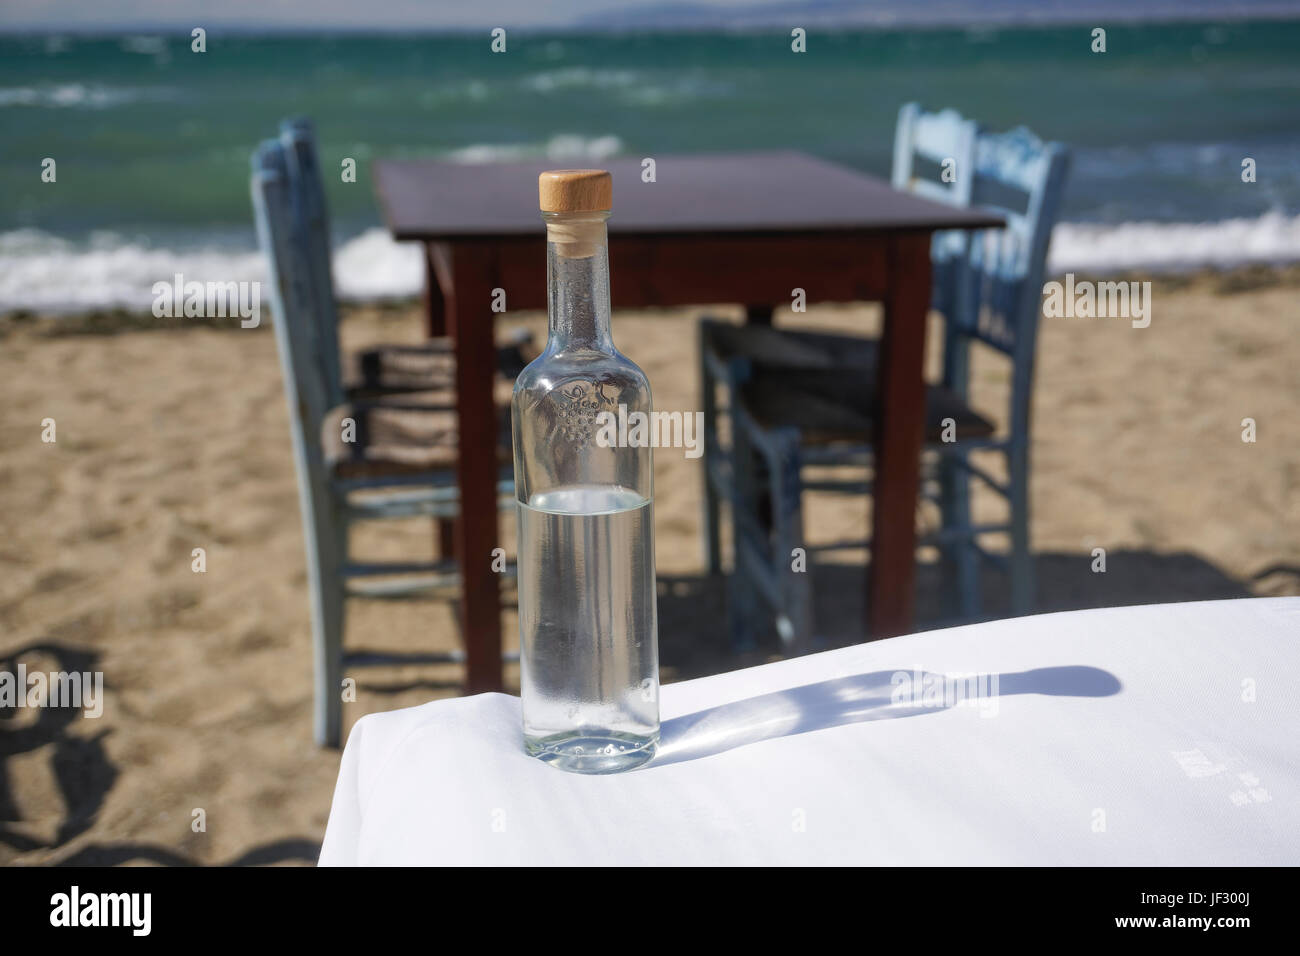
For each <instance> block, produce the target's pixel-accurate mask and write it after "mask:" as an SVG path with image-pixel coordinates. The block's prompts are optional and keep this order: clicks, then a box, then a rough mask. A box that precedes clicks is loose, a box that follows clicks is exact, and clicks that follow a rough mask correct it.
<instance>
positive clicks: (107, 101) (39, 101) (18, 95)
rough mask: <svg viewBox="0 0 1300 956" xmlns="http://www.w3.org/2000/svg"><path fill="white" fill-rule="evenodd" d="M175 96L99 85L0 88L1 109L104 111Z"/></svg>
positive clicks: (72, 84) (155, 90)
mask: <svg viewBox="0 0 1300 956" xmlns="http://www.w3.org/2000/svg"><path fill="white" fill-rule="evenodd" d="M172 96H173V94H172V93H171V92H170V91H168V90H164V89H135V88H126V87H111V86H103V85H102V84H98V83H90V84H87V83H47V84H44V85H42V86H6V87H0V107H8V106H39V107H43V108H53V109H89V110H102V109H109V108H110V107H114V106H121V105H122V104H124V103H137V102H141V101H146V100H147V101H153V100H164V99H170V98H172Z"/></svg>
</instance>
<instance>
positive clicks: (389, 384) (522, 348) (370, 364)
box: [343, 337, 538, 400]
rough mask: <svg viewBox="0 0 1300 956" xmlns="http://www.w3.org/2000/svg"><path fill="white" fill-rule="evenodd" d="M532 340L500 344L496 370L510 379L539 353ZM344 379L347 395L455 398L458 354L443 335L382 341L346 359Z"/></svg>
mask: <svg viewBox="0 0 1300 956" xmlns="http://www.w3.org/2000/svg"><path fill="white" fill-rule="evenodd" d="M537 354H538V353H537V350H536V348H534V347H533V346H532V344H531V342H530V341H518V340H516V341H512V342H507V343H504V344H501V345H498V346H497V373H498V374H499V375H501V376H502V377H504V378H507V379H509V380H510V381H511V382H513V381H514V380H515V378H516V377H517V376H518V375H519V373H520V372H522V371H523V369H524V366H525V365H527V364H528V363H529V362H531V361H532V360H533V359H534V358H536V357H537ZM345 361H346V363H347V366H348V367H347V368H345V369H344V373H343V383H344V390H345V393H346V394H347V396H348V398H351V399H354V400H355V399H362V398H372V397H375V396H380V395H389V394H394V393H401V392H447V393H449V394H450V395H451V397H452V399H453V400H454V397H455V390H456V354H455V352H454V350H453V346H452V341H451V339H449V338H446V337H442V338H436V339H430V340H429V341H428V342H421V343H419V344H417V345H379V346H375V347H373V348H368V349H362V350H361V351H359V352H355V353H353V354H352V355H349V356H347V357H346V359H345Z"/></svg>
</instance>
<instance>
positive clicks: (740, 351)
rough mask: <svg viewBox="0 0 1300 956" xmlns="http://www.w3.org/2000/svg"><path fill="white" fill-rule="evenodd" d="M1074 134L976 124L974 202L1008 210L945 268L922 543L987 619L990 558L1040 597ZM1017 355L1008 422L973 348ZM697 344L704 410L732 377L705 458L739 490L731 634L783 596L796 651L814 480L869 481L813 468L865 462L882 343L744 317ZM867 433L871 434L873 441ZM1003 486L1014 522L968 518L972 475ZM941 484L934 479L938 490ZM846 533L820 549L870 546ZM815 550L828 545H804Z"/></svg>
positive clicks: (807, 619) (779, 621)
mask: <svg viewBox="0 0 1300 956" xmlns="http://www.w3.org/2000/svg"><path fill="white" fill-rule="evenodd" d="M1066 165H1067V156H1066V152H1065V150H1064V148H1063V147H1061V146H1059V145H1056V144H1045V143H1043V142H1041V141H1040V140H1038V139H1037V138H1036V137H1035V136H1033V134H1031V133H1029V132H1028V131H1027V130H1024V129H1017V130H1015V131H1013V132H1010V133H1005V134H1000V135H983V134H981V135H978V136H977V139H976V144H975V157H974V162H973V176H971V177H970V179H971V182H970V191H971V195H970V198H971V201H972V202H973V203H974V204H976V205H980V206H983V207H985V208H989V209H991V210H993V211H996V212H998V213H999V214H1001V215H1002V216H1003V217H1004V218H1005V220H1006V222H1007V227H1006V228H1005V229H1001V230H990V231H985V232H981V233H976V234H974V235H972V236H971V237H970V240H969V241H968V242H967V243H965V244H964V248H963V250H962V252H961V255H960V256H958V257H956V258H955V259H954V260H953V261H952V264H951V268H950V269H949V270H948V271H947V272H946V276H947V278H946V280H945V282H946V289H947V299H946V301H947V303H948V311H947V313H946V314H945V318H946V320H947V321H946V323H945V330H944V367H943V376H942V380H941V381H940V383H938V384H936V385H931V386H929V387H928V389H927V409H926V453H925V460H924V465H925V469H924V471H925V476H924V477H925V480H924V483H923V489H922V491H923V495H924V496H925V497H929V498H932V499H934V500H936V503H937V504H938V505H939V509H940V515H941V522H940V526H939V528H938V530H937V531H935V532H934V533H932V534H929V535H925V536H923V537H922V539H921V540H922V543H932V544H935V545H938V546H939V547H940V548H941V550H942V551H943V553H944V554H945V555H946V556H947V558H948V560H949V563H950V564H951V565H952V566H953V567H954V568H955V571H956V576H957V588H956V591H955V593H956V597H957V605H958V609H959V615H960V619H964V620H969V619H975V618H978V617H979V615H980V613H981V610H980V589H979V573H980V567H981V565H982V564H983V563H986V562H991V563H994V564H996V565H1000V566H1002V567H1003V568H1004V569H1006V570H1008V571H1009V572H1010V577H1011V605H1012V609H1013V612H1014V613H1025V612H1027V611H1029V610H1030V609H1031V608H1032V604H1033V593H1034V585H1033V575H1032V570H1033V569H1032V558H1031V554H1030V550H1029V425H1030V420H1029V416H1030V400H1031V396H1032V385H1033V368H1034V352H1035V339H1036V333H1037V327H1038V319H1039V314H1040V311H1041V290H1042V281H1043V269H1044V264H1045V261H1046V256H1047V246H1048V241H1049V238H1050V234H1051V228H1052V225H1053V223H1054V222H1055V220H1056V215H1057V210H1058V207H1059V202H1060V196H1061V192H1062V188H1063V184H1064V178H1065V170H1066ZM973 343H980V344H982V345H985V346H988V347H990V348H992V349H994V350H996V351H998V352H1001V353H1003V354H1005V355H1007V356H1008V357H1009V358H1010V359H1011V362H1012V366H1013V372H1012V387H1011V396H1010V401H1009V409H1008V413H1007V416H1006V420H1007V429H1006V433H1005V434H1004V435H1001V436H999V435H997V434H995V428H994V426H993V424H992V422H991V421H990V420H989V419H987V418H985V417H984V416H983V415H981V414H979V413H978V412H976V411H975V410H974V409H972V408H970V407H969V405H968V404H967V402H968V397H969V363H970V347H971V345H972V344H973ZM701 356H702V365H703V369H704V378H703V391H704V393H705V396H706V399H705V405H706V413H707V412H709V411H710V410H712V411H713V412H714V414H715V415H716V414H717V411H718V409H717V402H716V398H715V399H714V400H713V403H712V404H713V407H712V409H710V398H709V397H710V396H716V394H717V393H718V391H722V392H723V394H724V395H725V396H726V402H727V406H728V409H729V413H728V415H727V417H728V418H729V421H728V423H727V424H728V426H729V428H728V430H729V433H730V435H729V438H730V440H729V442H726V443H724V442H723V441H721V440H720V439H719V437H718V436H719V430H718V429H716V428H714V429H710V428H709V427H707V426H706V436H705V442H706V444H705V448H706V455H708V456H711V457H712V460H710V461H706V470H708V471H709V474H710V475H711V476H712V479H713V480H714V481H715V482H716V484H717V485H718V486H719V487H720V489H721V493H722V494H723V495H724V496H725V497H726V498H727V499H728V500H729V501H730V503H731V510H732V513H733V549H734V551H735V571H734V573H733V575H732V581H731V582H729V590H728V597H729V611H730V616H731V618H732V631H733V639H734V640H735V642H736V643H737V644H738V645H739V646H741V647H745V646H752V643H753V632H754V627H755V625H756V623H757V615H758V614H759V613H760V612H761V610H762V609H763V608H764V607H767V608H770V609H772V611H773V613H774V617H775V622H776V628H777V632H778V634H779V635H780V636H781V638H782V640H783V641H784V642H785V643H786V644H787V646H788V647H789V648H790V649H791V650H794V651H796V652H797V651H800V650H804V649H806V648H807V647H808V646H809V645H810V643H811V640H812V638H813V619H812V614H811V595H810V582H809V581H808V577H809V575H808V574H799V573H797V572H792V571H791V570H790V567H789V566H790V564H791V560H790V548H792V547H797V546H802V545H798V544H796V543H795V542H798V541H799V540H800V538H801V536H802V523H803V522H802V493H803V491H805V490H824V491H856V492H862V491H869V490H870V483H869V481H866V482H864V481H856V482H845V481H843V480H842V479H838V478H827V479H814V478H809V477H806V476H805V471H811V470H813V469H815V468H817V467H818V466H822V465H846V464H851V465H859V466H865V467H867V468H868V469H869V467H870V464H871V457H872V456H871V445H870V441H869V437H870V429H871V426H872V417H873V416H872V406H873V403H874V396H875V363H876V350H875V343H874V342H872V341H871V340H868V339H863V338H855V337H852V336H844V335H832V334H825V333H814V332H787V331H782V330H777V329H772V328H762V327H753V326H748V327H741V326H735V325H730V324H728V323H718V322H713V321H709V320H705V321H704V322H702V323H701ZM863 436H867V441H866V442H864V441H863ZM977 451H982V452H995V453H1000V454H1002V455H1004V456H1005V459H1006V464H1007V474H1008V480H1007V481H1006V482H1001V481H998V480H997V479H996V478H995V477H993V476H992V475H991V474H990V473H989V472H988V471H987V470H985V469H983V468H981V467H979V466H978V465H976V464H975V463H974V462H972V461H971V455H972V454H973V453H975V452H977ZM971 480H978V481H981V482H983V483H985V484H987V485H988V486H989V487H991V488H992V489H993V490H994V491H995V492H997V493H998V494H999V495H1001V496H1002V497H1003V498H1005V499H1006V501H1007V503H1008V511H1009V515H1008V518H1007V520H1006V521H1005V522H995V523H992V524H986V525H976V524H974V523H973V521H972V518H971V512H970V483H971ZM936 488H937V492H936V490H935V489H936ZM995 534H1003V535H1007V536H1009V537H1010V541H1011V548H1010V552H1009V555H1007V556H1004V555H1000V554H995V553H992V552H989V551H987V550H985V548H984V547H982V545H981V543H980V540H981V539H982V538H984V537H986V536H989V535H995ZM865 544H866V542H837V543H835V544H832V545H829V546H826V547H825V548H824V550H831V549H835V548H840V547H862V546H864V545H865ZM803 547H805V549H806V551H808V552H809V553H812V552H813V551H816V550H823V549H820V548H817V549H815V548H807V547H806V546H803Z"/></svg>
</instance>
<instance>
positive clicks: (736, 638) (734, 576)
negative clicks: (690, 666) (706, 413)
mask: <svg viewBox="0 0 1300 956" xmlns="http://www.w3.org/2000/svg"><path fill="white" fill-rule="evenodd" d="M731 431H732V434H731V544H732V568H731V574H730V575H729V576H728V578H727V623H728V627H729V629H730V631H731V644H732V650H734V651H735V652H736V653H741V652H744V651H750V650H753V649H754V647H755V646H757V641H756V640H755V638H754V623H755V622H754V606H755V604H756V603H757V601H758V600H759V597H758V595H757V594H756V593H755V590H754V585H753V582H752V581H751V579H750V577H751V575H750V571H749V568H748V565H749V563H750V560H751V554H750V551H751V550H752V549H751V548H750V546H749V542H748V538H747V535H746V526H747V524H748V523H750V522H752V520H753V519H754V515H755V514H756V513H757V495H756V489H755V475H754V465H755V462H754V450H753V447H752V446H751V445H750V443H749V440H748V436H747V435H746V434H745V429H744V427H743V426H742V425H741V423H740V420H739V417H738V412H737V409H736V408H735V407H734V406H733V407H732V429H731Z"/></svg>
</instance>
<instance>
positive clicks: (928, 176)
mask: <svg viewBox="0 0 1300 956" xmlns="http://www.w3.org/2000/svg"><path fill="white" fill-rule="evenodd" d="M978 135H979V124H977V123H976V122H975V121H974V120H968V119H966V118H964V117H963V116H962V115H961V114H960V113H958V112H957V111H956V110H953V109H945V110H940V111H939V112H938V113H927V112H925V111H924V110H922V109H921V106H920V104H918V103H907V104H905V105H903V106H902V107H901V108H900V109H899V111H898V124H897V126H896V127H895V128H894V165H893V170H892V172H891V175H890V183H891V184H892V185H893V187H894V188H895V189H899V190H902V191H904V192H910V193H916V195H918V196H923V197H925V198H926V199H932V200H934V201H935V202H941V203H945V204H947V205H949V206H969V205H970V201H971V190H972V188H973V186H974V182H975V177H974V175H973V171H974V169H975V138H976V137H977V136H978ZM969 240H970V233H968V232H966V231H965V230H961V229H954V230H949V231H945V232H937V233H935V234H934V238H933V240H931V243H930V269H931V290H930V307H931V308H932V309H934V310H935V311H936V312H939V313H941V314H942V315H945V316H946V315H948V313H949V312H950V311H951V310H952V308H953V302H952V298H951V297H952V294H953V290H954V289H955V288H956V284H957V283H956V276H955V275H954V274H953V273H954V271H955V270H956V269H957V268H958V264H959V263H960V261H961V259H962V257H963V256H965V254H966V245H967V243H968V242H969Z"/></svg>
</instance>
